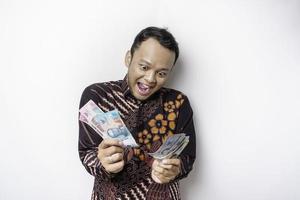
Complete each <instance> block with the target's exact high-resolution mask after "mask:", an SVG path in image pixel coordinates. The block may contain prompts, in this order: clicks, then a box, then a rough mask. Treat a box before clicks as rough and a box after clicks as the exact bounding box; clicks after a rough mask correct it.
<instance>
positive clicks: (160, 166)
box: [151, 158, 181, 183]
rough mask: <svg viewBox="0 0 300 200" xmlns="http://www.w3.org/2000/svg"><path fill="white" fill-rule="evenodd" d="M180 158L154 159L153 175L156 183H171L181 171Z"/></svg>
mask: <svg viewBox="0 0 300 200" xmlns="http://www.w3.org/2000/svg"><path fill="white" fill-rule="evenodd" d="M180 164H181V161H180V159H177V158H176V159H164V160H161V161H159V160H154V162H153V164H152V172H151V177H152V179H153V180H154V181H155V182H156V183H169V182H170V181H172V180H174V179H175V177H176V176H177V175H178V174H179V173H180Z"/></svg>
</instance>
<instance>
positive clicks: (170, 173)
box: [153, 165, 175, 177]
mask: <svg viewBox="0 0 300 200" xmlns="http://www.w3.org/2000/svg"><path fill="white" fill-rule="evenodd" d="M153 170H154V171H155V172H156V173H159V174H161V175H163V176H165V177H170V176H173V175H174V174H175V171H172V170H169V169H164V168H162V167H161V166H159V165H158V166H157V167H155V168H154V169H153Z"/></svg>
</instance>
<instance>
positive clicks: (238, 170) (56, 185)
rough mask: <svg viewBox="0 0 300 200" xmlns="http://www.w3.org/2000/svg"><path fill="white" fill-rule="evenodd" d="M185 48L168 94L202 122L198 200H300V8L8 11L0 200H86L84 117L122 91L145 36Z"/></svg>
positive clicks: (8, 3) (137, 5)
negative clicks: (115, 86) (166, 34)
mask: <svg viewBox="0 0 300 200" xmlns="http://www.w3.org/2000/svg"><path fill="white" fill-rule="evenodd" d="M149 25H155V26H160V27H168V28H169V30H170V31H171V32H172V33H173V34H174V35H175V37H176V38H177V40H178V42H179V44H180V50H181V55H180V60H179V62H178V64H177V66H176V67H175V70H174V72H173V74H172V80H171V81H170V82H169V84H168V85H169V86H171V87H174V88H176V89H179V90H182V91H183V92H184V93H185V94H187V95H188V97H189V99H190V101H191V104H192V107H193V109H194V113H195V117H194V120H195V124H196V130H197V143H198V148H197V153H198V157H197V160H196V163H195V168H194V171H193V172H192V173H191V175H190V176H189V177H188V178H187V179H186V180H184V181H183V182H182V184H181V186H182V196H183V199H188V200H190V199H191V200H192V199H194V200H196V199H197V200H199V199H203V200H241V199H243V200H298V199H300V191H299V187H300V147H299V144H300V136H299V134H300V124H299V121H300V88H299V86H300V56H299V55H300V1H297V0H293V1H292V0H274V1H271V0H252V1H251V0H248V1H246V0H228V1H221V0H219V1H217V0H215V1H214V0H199V1H196V0H195V1H188V0H185V1H181V0H152V1H141V0H130V1H121V0H120V1H116V0H110V1H100V0H85V1H83V0H81V1H80V0H51V1H50V0H49V1H46V0H27V1H23V0H0V112H1V113H0V125H1V129H0V131H1V132H0V133H1V139H0V162H1V165H0V166H1V167H0V169H1V170H0V199H1V200H17V199H25V200H37V199H44V200H48V199H49V200H53V199H55V200H56V199H58V200H65V199H66V200H67V199H70V200H85V199H89V198H90V195H91V190H92V186H93V177H92V176H90V175H89V174H88V173H87V172H86V171H85V169H84V168H83V166H82V165H81V163H80V161H79V157H78V153H77V140H78V124H77V117H78V106H79V100H80V96H81V93H82V91H83V89H84V88H85V87H86V86H87V85H89V84H91V83H94V82H102V81H108V80H118V79H122V78H123V77H124V75H125V73H126V68H125V66H124V63H123V60H124V55H125V52H126V50H127V49H129V48H130V45H131V43H132V41H133V38H134V37H135V35H136V34H137V33H138V32H139V31H140V30H141V29H142V28H145V27H147V26H149Z"/></svg>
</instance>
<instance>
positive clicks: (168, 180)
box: [154, 171, 172, 183]
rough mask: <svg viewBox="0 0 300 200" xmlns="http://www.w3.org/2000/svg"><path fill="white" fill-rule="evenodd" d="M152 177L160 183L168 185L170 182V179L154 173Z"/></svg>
mask: <svg viewBox="0 0 300 200" xmlns="http://www.w3.org/2000/svg"><path fill="white" fill-rule="evenodd" d="M154 175H155V176H156V177H157V178H158V179H159V180H160V181H161V183H168V182H170V180H172V179H171V177H167V176H164V175H162V174H160V173H158V172H155V171H154Z"/></svg>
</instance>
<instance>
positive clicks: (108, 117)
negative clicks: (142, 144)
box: [79, 100, 138, 147]
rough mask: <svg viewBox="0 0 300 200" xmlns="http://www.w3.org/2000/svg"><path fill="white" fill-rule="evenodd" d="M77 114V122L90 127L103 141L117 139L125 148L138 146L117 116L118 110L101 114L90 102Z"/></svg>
mask: <svg viewBox="0 0 300 200" xmlns="http://www.w3.org/2000/svg"><path fill="white" fill-rule="evenodd" d="M79 112H80V115H79V120H80V121H82V122H84V123H86V124H88V125H89V126H91V127H92V128H93V129H94V130H95V131H96V132H97V133H98V134H99V135H100V136H101V137H102V138H103V139H107V138H113V139H118V140H121V141H122V142H123V143H124V145H125V146H130V147H138V144H137V143H136V141H135V140H134V138H133V137H132V135H131V133H130V132H129V130H128V129H127V127H126V125H125V124H124V122H123V120H122V118H121V116H120V115H119V112H118V110H112V111H109V112H103V111H102V110H101V109H100V108H99V107H98V106H97V105H96V104H95V103H94V102H93V101H92V100H90V101H88V102H87V103H86V104H85V105H84V106H83V107H82V108H81V109H80V110H79Z"/></svg>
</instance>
